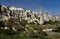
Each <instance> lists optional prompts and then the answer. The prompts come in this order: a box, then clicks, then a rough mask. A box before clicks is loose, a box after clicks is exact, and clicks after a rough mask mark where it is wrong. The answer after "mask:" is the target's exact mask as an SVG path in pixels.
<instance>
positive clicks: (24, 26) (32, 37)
mask: <svg viewBox="0 0 60 39" xmlns="http://www.w3.org/2000/svg"><path fill="white" fill-rule="evenodd" d="M35 22H36V23H34V22H31V23H28V22H27V21H26V20H22V21H20V22H18V21H16V20H15V19H12V18H10V19H9V20H8V21H5V22H3V21H0V39H53V37H49V36H48V34H47V33H46V32H44V31H43V29H49V28H52V29H55V31H57V32H60V26H59V24H60V22H58V21H55V22H52V21H49V22H46V23H45V24H44V25H40V24H39V23H38V22H37V21H35ZM13 26H14V27H15V29H16V31H15V30H13V29H12V27H13ZM1 27H3V29H1ZM4 27H8V28H9V29H5V28H4ZM55 31H54V32H55Z"/></svg>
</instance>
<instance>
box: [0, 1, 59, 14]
mask: <svg viewBox="0 0 60 39" xmlns="http://www.w3.org/2000/svg"><path fill="white" fill-rule="evenodd" d="M0 4H1V5H6V6H17V7H21V8H24V9H30V10H32V11H35V12H38V13H39V11H40V7H42V9H43V12H44V13H45V12H48V13H49V14H51V15H60V0H0Z"/></svg>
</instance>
